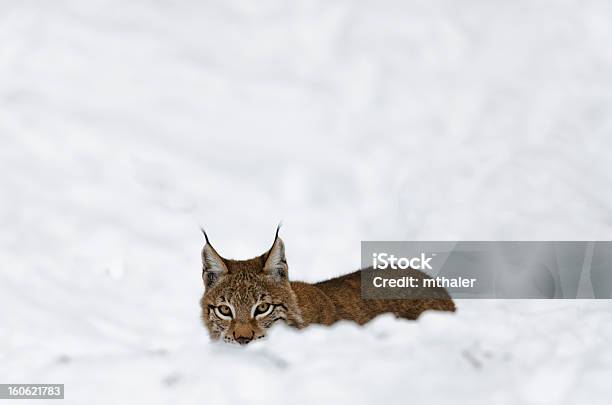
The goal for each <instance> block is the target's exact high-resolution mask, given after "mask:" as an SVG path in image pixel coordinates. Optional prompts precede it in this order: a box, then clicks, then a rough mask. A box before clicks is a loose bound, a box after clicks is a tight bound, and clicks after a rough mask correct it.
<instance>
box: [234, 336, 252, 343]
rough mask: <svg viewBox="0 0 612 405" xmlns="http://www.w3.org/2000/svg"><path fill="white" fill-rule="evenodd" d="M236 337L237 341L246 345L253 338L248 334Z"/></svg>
mask: <svg viewBox="0 0 612 405" xmlns="http://www.w3.org/2000/svg"><path fill="white" fill-rule="evenodd" d="M234 339H236V342H238V343H240V344H241V345H246V344H248V343H249V342H250V341H251V340H253V338H252V337H246V336H239V337H234Z"/></svg>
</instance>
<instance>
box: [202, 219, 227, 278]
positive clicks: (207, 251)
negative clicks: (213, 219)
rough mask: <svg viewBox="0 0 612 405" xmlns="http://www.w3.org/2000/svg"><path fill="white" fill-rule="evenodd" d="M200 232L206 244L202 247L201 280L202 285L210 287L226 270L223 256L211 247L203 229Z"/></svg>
mask: <svg viewBox="0 0 612 405" xmlns="http://www.w3.org/2000/svg"><path fill="white" fill-rule="evenodd" d="M202 233H203V234H204V237H205V238H206V244H204V248H203V249H202V280H204V286H205V287H206V288H210V287H212V286H213V285H215V283H216V282H217V281H219V279H220V278H221V277H222V276H224V275H226V274H227V273H228V271H227V266H226V265H225V262H224V261H223V258H222V257H221V256H220V255H219V254H218V253H217V251H216V250H215V248H213V247H212V245H211V244H210V242H209V241H208V236H207V235H206V232H204V230H203V229H202Z"/></svg>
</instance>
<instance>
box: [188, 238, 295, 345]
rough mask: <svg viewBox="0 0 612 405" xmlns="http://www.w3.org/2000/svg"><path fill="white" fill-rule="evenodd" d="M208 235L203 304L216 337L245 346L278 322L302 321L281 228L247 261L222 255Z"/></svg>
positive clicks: (205, 247)
mask: <svg viewBox="0 0 612 405" xmlns="http://www.w3.org/2000/svg"><path fill="white" fill-rule="evenodd" d="M204 236H205V237H206V243H205V245H204V249H203V250H202V279H203V280H204V288H205V290H204V295H203V296H202V299H201V300H200V306H201V307H202V320H203V322H204V325H206V327H207V328H208V331H209V333H210V336H211V338H212V339H214V340H218V339H223V340H224V341H225V342H227V343H238V344H241V345H244V344H247V343H249V342H251V341H253V340H256V339H261V338H263V337H264V336H265V334H266V329H268V328H269V327H271V326H272V325H273V324H274V323H275V322H278V321H284V322H286V323H287V324H289V325H292V326H297V327H300V326H301V325H302V318H301V315H300V310H299V307H298V305H297V299H296V297H295V294H294V293H293V291H292V290H291V285H290V284H289V279H288V276H287V271H288V266H287V260H286V258H285V246H284V244H283V241H282V240H281V238H279V236H278V229H277V230H276V237H275V239H274V243H273V244H272V247H271V248H270V250H268V251H267V252H266V253H264V254H262V255H260V256H257V257H255V258H253V259H249V260H230V259H224V258H223V257H221V256H220V255H219V254H218V253H217V251H216V250H215V249H214V248H213V247H212V245H211V244H210V242H209V241H208V237H207V236H206V233H204Z"/></svg>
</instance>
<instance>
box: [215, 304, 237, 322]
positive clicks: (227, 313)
mask: <svg viewBox="0 0 612 405" xmlns="http://www.w3.org/2000/svg"><path fill="white" fill-rule="evenodd" d="M215 313H216V314H217V316H218V317H219V318H221V319H226V320H228V319H232V315H233V314H232V309H231V308H230V307H229V305H219V306H218V307H215Z"/></svg>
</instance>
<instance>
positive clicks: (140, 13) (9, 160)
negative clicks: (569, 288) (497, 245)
mask: <svg viewBox="0 0 612 405" xmlns="http://www.w3.org/2000/svg"><path fill="white" fill-rule="evenodd" d="M611 20H612V3H610V2H608V1H603V0H602V1H589V0H587V1H537V2H534V1H476V0H474V1H462V2H456V1H452V0H434V1H431V0H421V1H418V0H409V1H385V0H383V1H376V2H366V1H349V0H346V1H338V0H324V1H323V0H321V1H294V2H285V1H276V0H264V1H257V2H252V1H221V0H219V1H195V0H194V1H182V2H174V1H169V0H157V1H119V0H105V1H102V0H100V1H76V0H75V1H53V2H50V1H34V0H15V1H8V0H5V1H0V142H1V143H0V382H3V383H27V382H32V383H43V382H49V383H65V384H66V401H65V403H70V404H105V405H106V404H133V403H138V402H140V403H145V401H147V403H160V404H164V403H169V401H172V402H173V403H180V404H191V403H209V404H213V403H214V404H235V403H238V402H239V401H242V402H246V403H250V402H261V403H263V402H265V403H273V402H280V401H284V403H287V401H291V402H292V403H325V402H327V403H331V402H332V401H347V402H348V401H350V402H351V403H352V404H371V403H375V402H376V403H391V404H393V403H397V404H406V403H465V404H485V403H486V404H490V403H498V404H516V403H527V404H561V403H566V404H584V403H593V404H605V403H609V398H610V396H611V395H612V386H611V385H610V384H609V380H610V377H611V375H612V349H611V346H610V340H611V339H612V322H611V321H612V311H611V310H612V304H611V303H609V302H606V301H598V302H594V301H551V302H543V301H531V302H517V301H505V302H504V301H477V302H468V301H461V302H458V307H459V309H458V312H457V313H456V314H454V315H449V314H427V315H425V316H423V317H422V318H421V319H420V320H419V321H417V322H408V321H399V320H395V319H393V318H392V317H382V318H380V319H377V320H376V321H374V322H373V323H371V324H370V325H368V326H367V327H365V328H359V327H357V326H355V325H351V324H339V325H337V326H336V327H333V328H317V327H313V328H309V329H307V330H305V331H303V332H297V331H294V330H289V329H287V328H283V327H280V328H276V329H275V330H273V331H272V333H271V336H270V338H269V339H267V340H266V341H263V342H260V343H257V344H253V345H249V346H247V347H246V348H234V347H226V346H220V345H215V344H212V343H211V342H209V341H208V337H207V335H206V333H205V330H204V329H203V327H202V326H201V325H200V323H199V308H198V299H199V296H200V294H201V292H202V286H201V279H200V270H201V266H200V259H199V255H200V249H201V246H202V236H201V234H200V233H199V229H198V227H199V226H200V225H202V226H205V227H206V229H207V231H208V233H209V235H210V237H211V240H212V242H213V244H214V245H215V246H216V247H217V249H218V250H219V252H220V253H221V254H222V255H224V256H226V257H231V258H246V257H252V256H255V255H257V254H260V253H262V252H263V251H264V250H266V249H267V248H268V247H269V245H270V244H271V242H272V239H273V236H274V229H275V227H276V224H277V223H278V222H279V221H280V220H283V221H284V224H285V225H284V228H283V229H282V232H281V235H282V237H283V238H284V240H285V243H286V246H287V255H288V260H289V265H290V277H291V278H293V279H301V280H306V281H315V280H320V279H323V278H327V277H332V276H335V275H338V274H341V273H345V272H349V271H353V270H355V269H357V268H358V266H359V261H360V260H359V258H360V252H359V247H360V245H359V242H360V241H361V240H393V239H399V240H404V239H407V240H447V239H448V240H469V239H477V240H491V239H492V240H506V239H507V240H530V239H543V240H549V239H550V240H557V239H559V240H564V239H567V240H582V239H591V240H592V239H610V236H611V230H612V211H611V208H610V207H612V191H611V190H612V188H611V187H610V184H611V183H612V170H611V169H612V156H611V155H612V153H611V152H612V114H611V111H612V47H610V39H611V38H612V32H611V26H612V25H611Z"/></svg>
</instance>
